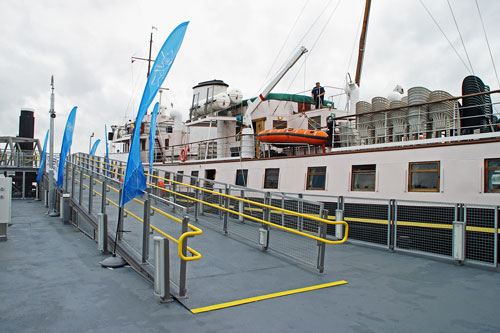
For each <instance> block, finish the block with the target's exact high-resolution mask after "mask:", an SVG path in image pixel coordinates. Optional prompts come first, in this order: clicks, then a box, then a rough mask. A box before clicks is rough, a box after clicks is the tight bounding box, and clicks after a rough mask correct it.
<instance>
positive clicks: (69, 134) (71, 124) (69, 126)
mask: <svg viewBox="0 0 500 333" xmlns="http://www.w3.org/2000/svg"><path fill="white" fill-rule="evenodd" d="M76 109H77V107H76V106H75V107H73V109H72V110H71V112H70V113H69V116H68V120H67V121H66V128H65V129H64V136H63V141H62V144H61V154H60V156H59V167H58V170H57V186H56V188H59V187H61V186H63V183H64V165H65V164H66V157H67V156H68V152H69V150H70V148H71V144H72V143H73V131H74V130H75V120H76Z"/></svg>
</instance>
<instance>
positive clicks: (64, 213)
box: [60, 193, 71, 224]
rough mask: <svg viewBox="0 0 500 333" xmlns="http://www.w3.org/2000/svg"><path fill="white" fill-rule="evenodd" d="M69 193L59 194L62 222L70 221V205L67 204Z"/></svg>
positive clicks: (67, 222)
mask: <svg viewBox="0 0 500 333" xmlns="http://www.w3.org/2000/svg"><path fill="white" fill-rule="evenodd" d="M69 200H70V194H69V193H63V195H62V196H61V204H60V205H61V220H62V221H63V223H64V224H69V223H70V216H71V207H70V206H69Z"/></svg>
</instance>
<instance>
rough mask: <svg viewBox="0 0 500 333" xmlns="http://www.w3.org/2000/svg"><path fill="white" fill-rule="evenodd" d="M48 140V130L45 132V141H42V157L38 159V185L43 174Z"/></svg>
mask: <svg viewBox="0 0 500 333" xmlns="http://www.w3.org/2000/svg"><path fill="white" fill-rule="evenodd" d="M48 138H49V130H47V134H45V140H44V141H43V150H42V157H41V159H40V168H39V169H38V173H37V175H36V182H37V183H39V182H40V179H42V174H43V173H44V172H45V155H46V152H47V139H48Z"/></svg>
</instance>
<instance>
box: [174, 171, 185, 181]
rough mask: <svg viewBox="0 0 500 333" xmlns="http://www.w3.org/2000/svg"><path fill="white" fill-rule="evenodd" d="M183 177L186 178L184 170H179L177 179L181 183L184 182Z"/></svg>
mask: <svg viewBox="0 0 500 333" xmlns="http://www.w3.org/2000/svg"><path fill="white" fill-rule="evenodd" d="M183 178H184V171H179V172H177V177H175V180H176V181H177V182H179V183H182V179H183Z"/></svg>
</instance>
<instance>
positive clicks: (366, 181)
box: [351, 164, 377, 191]
mask: <svg viewBox="0 0 500 333" xmlns="http://www.w3.org/2000/svg"><path fill="white" fill-rule="evenodd" d="M376 168H377V167H376V165H375V164H367V165H353V166H352V178H351V191H375V171H376Z"/></svg>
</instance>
